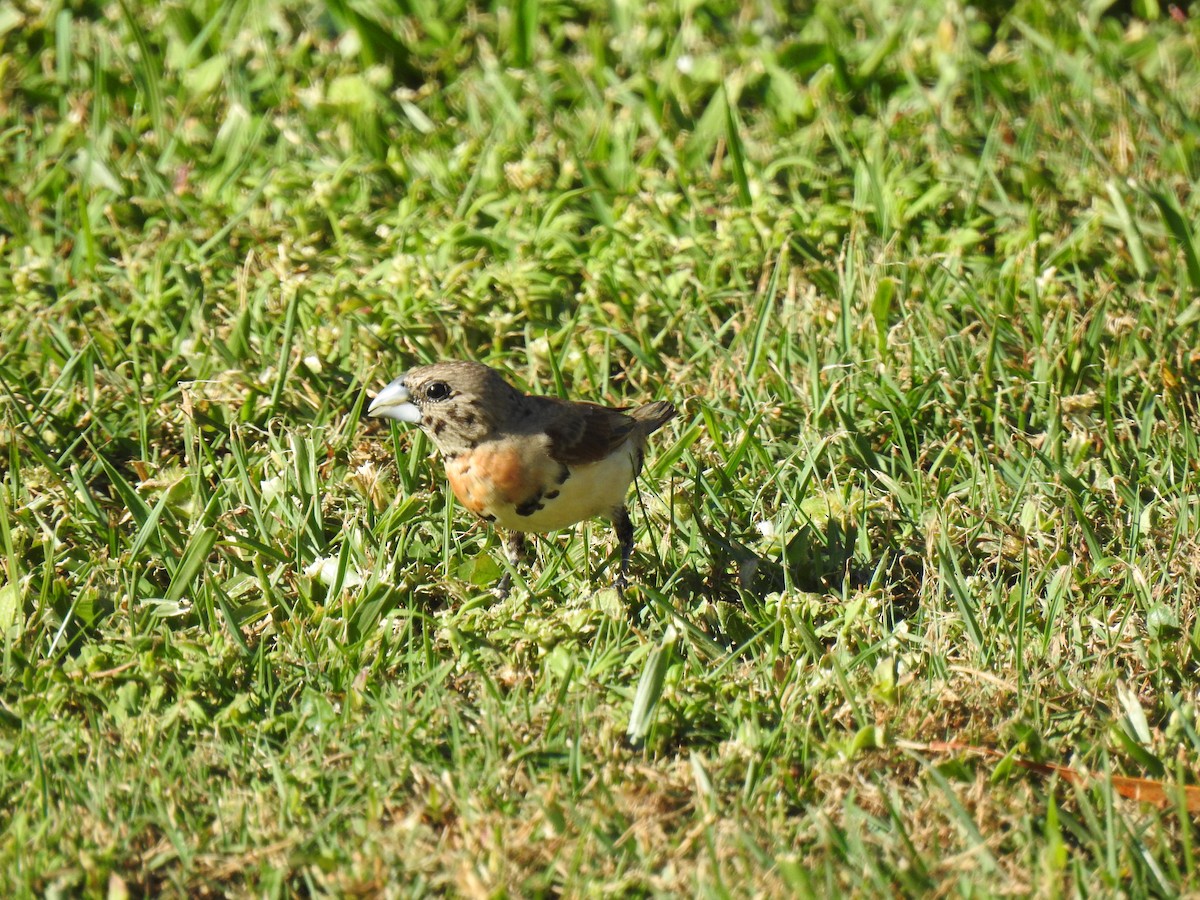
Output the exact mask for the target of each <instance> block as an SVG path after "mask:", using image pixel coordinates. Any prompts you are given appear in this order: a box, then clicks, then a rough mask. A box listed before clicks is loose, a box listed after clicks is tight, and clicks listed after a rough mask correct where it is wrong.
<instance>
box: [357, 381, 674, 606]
mask: <svg viewBox="0 0 1200 900" xmlns="http://www.w3.org/2000/svg"><path fill="white" fill-rule="evenodd" d="M367 414H368V415H371V416H381V417H383V418H386V419H394V420H396V421H399V422H406V423H409V424H414V425H418V426H420V428H421V430H422V431H424V432H425V434H427V435H428V436H429V437H430V439H431V440H432V441H433V443H434V445H435V446H436V447H437V449H438V452H439V453H440V454H441V456H442V459H443V461H444V462H445V467H446V476H447V479H448V480H449V482H450V488H451V490H452V491H453V492H454V496H455V497H457V498H458V500H459V502H460V503H461V504H462V505H463V506H465V507H466V508H467V509H468V510H470V511H471V512H472V513H474V514H475V515H476V516H478V517H479V518H481V519H483V520H484V521H486V522H490V523H492V525H493V526H494V527H496V528H498V529H502V530H504V531H505V532H506V535H505V537H504V550H505V555H506V556H507V558H508V561H509V562H510V563H511V569H515V568H516V567H517V566H518V565H519V564H520V563H521V562H522V560H523V559H524V557H525V552H526V544H525V536H526V535H527V534H529V533H543V532H548V531H558V530H560V529H564V528H569V527H571V526H572V525H575V524H577V523H579V522H582V521H584V520H586V519H591V518H595V517H604V518H607V519H608V520H609V521H610V522H611V523H612V525H613V529H614V531H615V533H616V538H617V543H618V545H619V547H620V550H621V566H620V569H619V570H618V572H617V575H616V577H615V578H614V580H613V585H614V587H616V588H617V591H618V592H619V593H620V594H621V595H624V592H625V588H626V587H627V586H628V573H629V558H630V555H631V554H632V553H633V523H632V522H631V521H630V519H629V510H628V509H627V507H626V505H625V497H626V494H627V493H628V491H629V486H630V484H632V483H633V480H634V478H636V477H637V475H638V474H639V473H640V472H641V470H642V465H643V462H644V461H645V450H646V443H647V438H649V436H650V435H651V434H652V433H653V432H655V431H657V430H658V429H659V428H661V427H662V426H663V425H665V424H666V423H667V422H669V421H670V420H671V419H673V418H674V417H675V414H676V410H675V407H674V406H673V405H672V404H670V403H668V402H667V401H665V400H657V401H654V402H652V403H646V404H644V405H642V406H638V407H635V408H629V407H622V408H613V407H608V406H602V405H600V404H598V403H589V402H583V401H574V400H565V399H563V398H561V397H546V396H538V395H534V394H526V393H523V392H521V391H519V390H517V389H516V388H515V387H513V386H512V385H511V384H509V383H508V382H507V381H505V380H504V377H503V376H502V375H501V374H500V373H499V372H498V371H497V370H495V369H493V368H491V367H490V366H486V365H484V364H482V363H478V362H472V361H468V360H448V361H443V362H436V363H433V364H431V365H425V366H418V367H416V368H414V369H410V370H409V371H408V372H406V373H405V374H403V375H401V376H400V377H399V378H396V379H395V380H394V381H392V382H390V383H389V384H388V385H387V386H386V387H385V388H384V389H383V390H381V391H380V392H379V393H378V394H377V395H376V396H375V398H374V400H373V401H372V402H371V404H370V406H369V407H368V408H367ZM511 569H510V571H508V572H506V573H505V575H504V577H503V579H502V580H501V582H500V584H499V585H498V586H497V588H496V594H497V595H498V596H500V597H507V596H508V594H509V590H510V588H511V585H512V574H511Z"/></svg>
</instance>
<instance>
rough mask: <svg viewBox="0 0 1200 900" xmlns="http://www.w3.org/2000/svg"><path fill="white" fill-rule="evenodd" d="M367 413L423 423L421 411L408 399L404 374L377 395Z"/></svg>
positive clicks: (413, 422) (399, 420) (416, 423)
mask: <svg viewBox="0 0 1200 900" xmlns="http://www.w3.org/2000/svg"><path fill="white" fill-rule="evenodd" d="M367 415H368V416H382V417H383V418H385V419H395V420H396V421H397V422H410V423H412V424H413V425H420V424H421V411H420V410H419V409H417V407H416V404H414V403H412V402H411V401H410V400H409V399H408V388H406V387H405V386H404V376H400V377H399V378H397V379H396V380H395V381H393V382H392V383H391V384H389V385H388V386H387V387H385V388H384V389H383V390H382V391H380V392H379V393H378V394H376V395H375V399H374V400H372V401H371V405H370V406H369V407H368V408H367Z"/></svg>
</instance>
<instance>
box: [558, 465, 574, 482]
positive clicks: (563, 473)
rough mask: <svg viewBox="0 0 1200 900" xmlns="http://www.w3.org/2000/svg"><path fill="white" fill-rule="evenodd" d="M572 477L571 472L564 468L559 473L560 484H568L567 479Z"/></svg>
mask: <svg viewBox="0 0 1200 900" xmlns="http://www.w3.org/2000/svg"><path fill="white" fill-rule="evenodd" d="M570 477H571V470H570V469H568V468H567V467H566V466H563V468H562V471H561V472H559V473H558V483H559V484H566V483H567V479H568V478H570Z"/></svg>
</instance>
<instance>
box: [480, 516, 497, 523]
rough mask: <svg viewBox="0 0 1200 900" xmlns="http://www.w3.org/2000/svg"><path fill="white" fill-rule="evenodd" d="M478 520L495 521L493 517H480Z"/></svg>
mask: <svg viewBox="0 0 1200 900" xmlns="http://www.w3.org/2000/svg"><path fill="white" fill-rule="evenodd" d="M479 518H481V519H483V521H485V522H495V521H496V517H495V516H480V517H479Z"/></svg>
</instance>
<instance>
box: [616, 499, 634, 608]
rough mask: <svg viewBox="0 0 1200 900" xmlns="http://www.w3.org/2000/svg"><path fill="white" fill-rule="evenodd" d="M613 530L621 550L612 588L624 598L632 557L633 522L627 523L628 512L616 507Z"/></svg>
mask: <svg viewBox="0 0 1200 900" xmlns="http://www.w3.org/2000/svg"><path fill="white" fill-rule="evenodd" d="M612 523H613V529H614V530H615V531H616V532H617V545H618V546H619V547H620V548H621V568H620V569H619V570H618V571H617V577H616V578H614V579H613V587H615V588H616V589H617V593H619V594H621V595H622V596H624V594H625V588H626V587H627V586H628V584H629V581H628V579H627V577H626V576H628V574H629V557H630V556H632V555H633V522H631V521H629V510H627V509H626V508H625V507H624V506H621V507H618V508H617V511H616V512H614V513H613V517H612Z"/></svg>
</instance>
